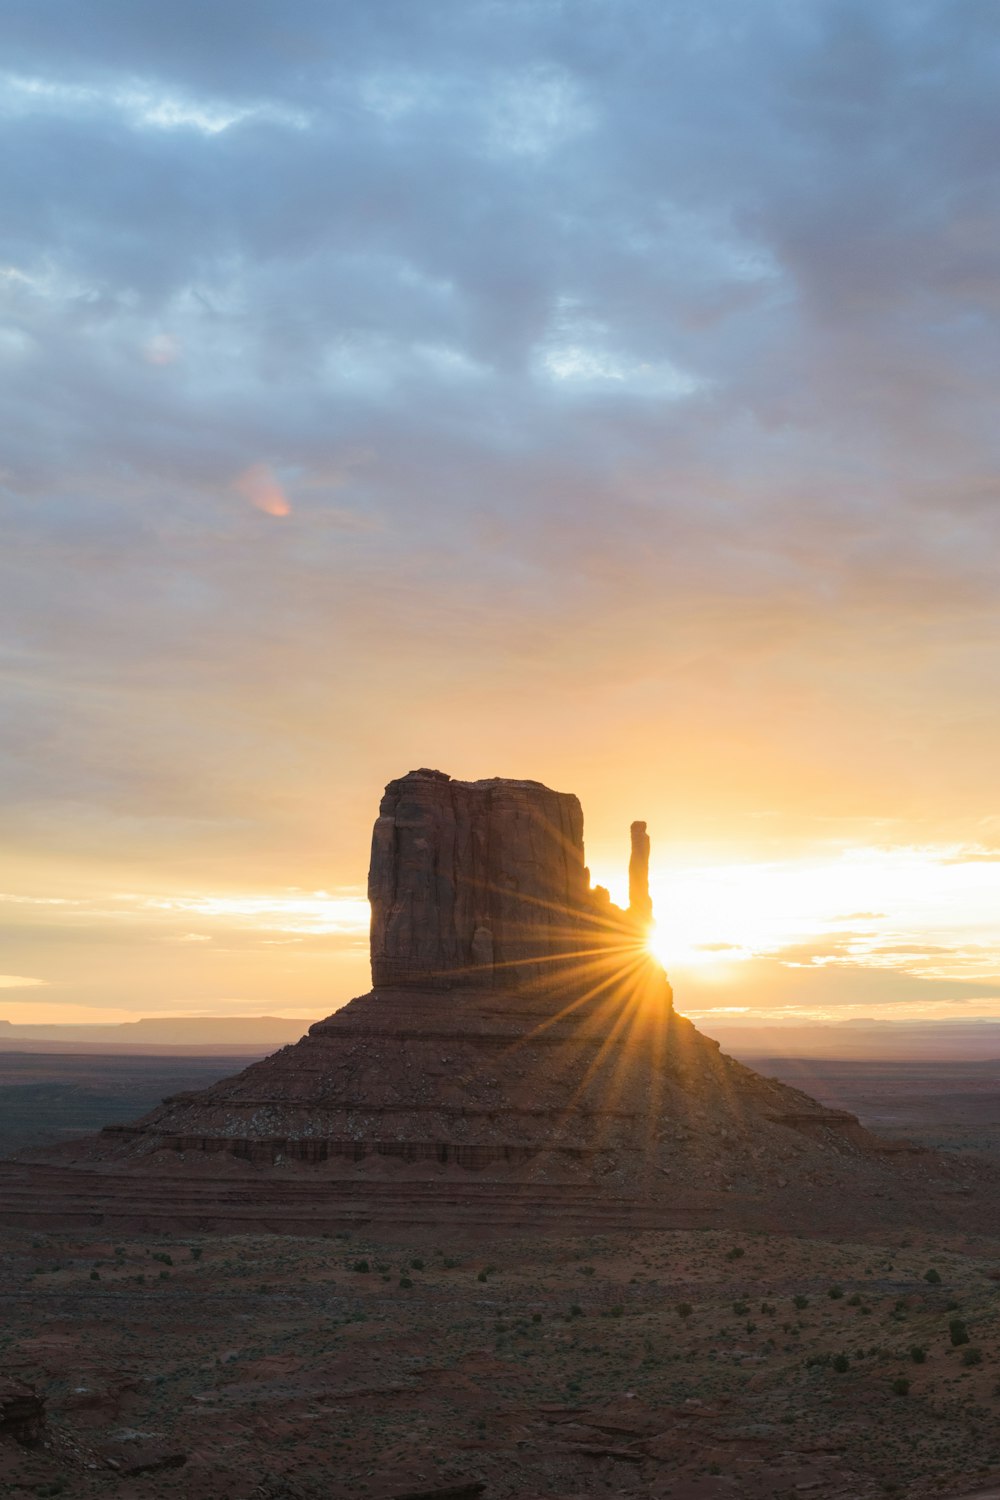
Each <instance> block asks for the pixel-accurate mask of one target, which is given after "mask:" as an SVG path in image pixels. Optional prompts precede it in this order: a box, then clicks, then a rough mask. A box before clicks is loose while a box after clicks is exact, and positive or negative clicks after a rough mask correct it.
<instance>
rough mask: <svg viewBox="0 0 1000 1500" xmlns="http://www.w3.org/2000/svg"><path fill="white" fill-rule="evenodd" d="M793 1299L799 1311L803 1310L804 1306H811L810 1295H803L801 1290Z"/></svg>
mask: <svg viewBox="0 0 1000 1500" xmlns="http://www.w3.org/2000/svg"><path fill="white" fill-rule="evenodd" d="M792 1301H793V1302H794V1304H795V1306H796V1307H797V1308H798V1309H799V1312H801V1311H802V1309H803V1308H804V1307H808V1306H809V1298H808V1297H803V1295H802V1293H801V1292H800V1293H799V1295H798V1296H797V1297H793V1298H792Z"/></svg>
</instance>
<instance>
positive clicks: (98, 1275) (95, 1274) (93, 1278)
mask: <svg viewBox="0 0 1000 1500" xmlns="http://www.w3.org/2000/svg"><path fill="white" fill-rule="evenodd" d="M90 1279H91V1281H100V1279H101V1273H100V1271H91V1273H90Z"/></svg>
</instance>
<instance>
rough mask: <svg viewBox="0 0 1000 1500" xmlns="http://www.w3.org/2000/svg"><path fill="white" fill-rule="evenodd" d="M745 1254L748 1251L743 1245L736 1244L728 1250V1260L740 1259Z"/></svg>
mask: <svg viewBox="0 0 1000 1500" xmlns="http://www.w3.org/2000/svg"><path fill="white" fill-rule="evenodd" d="M744 1255H746V1251H745V1250H744V1248H743V1246H742V1245H734V1246H733V1248H732V1249H731V1250H727V1251H726V1259H727V1260H739V1259H740V1258H741V1257H742V1256H744Z"/></svg>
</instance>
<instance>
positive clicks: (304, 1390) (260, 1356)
mask: <svg viewBox="0 0 1000 1500" xmlns="http://www.w3.org/2000/svg"><path fill="white" fill-rule="evenodd" d="M3 1249H4V1252H5V1253H4V1256H3V1261H2V1272H0V1276H2V1280H0V1298H2V1303H3V1309H4V1319H3V1327H4V1333H3V1344H4V1347H3V1363H4V1368H5V1369H6V1371H7V1372H8V1375H9V1376H11V1377H15V1378H16V1379H18V1380H19V1381H22V1382H27V1383H29V1384H30V1385H32V1386H34V1388H35V1389H36V1390H37V1391H38V1392H39V1394H41V1395H42V1396H44V1399H45V1403H46V1409H47V1423H46V1429H45V1438H44V1441H43V1443H42V1444H41V1445H40V1446H37V1447H34V1448H32V1447H24V1446H22V1445H21V1444H20V1443H19V1442H18V1441H16V1439H14V1438H11V1437H7V1438H3V1437H2V1436H0V1492H2V1493H3V1494H4V1495H5V1496H8V1495H9V1496H11V1497H16V1500H21V1497H28V1496H39V1495H56V1494H62V1495H66V1496H72V1497H77V1496H79V1497H81V1500H83V1497H90V1496H98V1495H113V1496H115V1497H117V1500H133V1497H135V1500H137V1497H139V1496H144V1497H149V1500H154V1497H155V1500H160V1497H168V1496H175V1497H176V1496H185V1497H187V1496H191V1497H193V1500H201V1497H206V1500H207V1497H209V1496H210V1497H212V1500H250V1497H259V1500H265V1497H266V1500H286V1497H287V1500H298V1497H303V1500H304V1497H320V1496H322V1497H324V1500H346V1497H348V1496H350V1497H352V1500H353V1497H355V1496H364V1497H366V1500H390V1497H393V1500H401V1497H404V1496H406V1497H412V1496H418V1495H419V1496H423V1495H431V1496H436V1497H446V1496H447V1497H451V1500H458V1497H461V1496H472V1495H475V1494H482V1495H484V1496H485V1497H487V1500H514V1497H517V1500H528V1497H531V1500H570V1497H581V1496H598V1495H613V1496H619V1497H633V1496H635V1497H638V1496H657V1497H660V1496H662V1497H671V1500H709V1497H713V1500H721V1497H729V1496H732V1497H736V1496H739V1497H748V1500H775V1497H780V1500H786V1497H788V1500H791V1497H793V1496H795V1497H798V1496H802V1495H807V1496H811V1497H818V1500H834V1497H835V1500H850V1497H857V1500H862V1497H863V1500H872V1497H875V1496H882V1495H886V1494H895V1495H897V1496H900V1497H906V1500H918V1497H919V1500H925V1497H931V1496H942V1497H944V1496H948V1495H951V1494H953V1493H959V1492H961V1490H962V1488H963V1487H964V1490H965V1492H966V1493H968V1492H970V1491H973V1490H975V1489H976V1487H977V1486H978V1488H979V1489H981V1490H987V1489H988V1488H989V1484H990V1482H991V1481H993V1482H997V1481H996V1475H997V1474H998V1472H1000V1431H998V1424H997V1416H998V1413H1000V1400H998V1394H997V1392H998V1376H1000V1316H998V1314H1000V1281H997V1280H994V1279H993V1277H994V1276H996V1275H997V1270H996V1268H997V1265H998V1264H1000V1247H998V1246H997V1244H996V1243H995V1242H991V1241H983V1240H971V1239H970V1240H966V1239H961V1238H958V1237H954V1236H953V1237H951V1238H949V1239H944V1238H941V1237H933V1238H932V1237H926V1236H903V1237H896V1238H895V1239H894V1240H893V1241H892V1242H891V1243H882V1244H872V1243H858V1242H856V1241H851V1240H839V1241H834V1240H817V1239H809V1240H803V1239H795V1238H793V1237H790V1236H783V1237H780V1236H764V1235H749V1234H745V1233H744V1234H734V1233H731V1232H725V1231H718V1230H705V1231H675V1232H647V1233H643V1234H637V1235H634V1236H630V1235H624V1234H619V1235H608V1236H599V1237H576V1238H563V1239H558V1240H556V1239H551V1238H541V1237H537V1236H535V1237H530V1238H527V1239H525V1238H520V1239H516V1238H506V1239H504V1238H497V1239H495V1240H494V1241H492V1242H491V1243H490V1244H489V1245H488V1246H483V1245H481V1244H480V1245H479V1246H474V1245H470V1244H468V1243H465V1244H452V1245H448V1244H434V1243H428V1242H421V1241H420V1240H417V1239H413V1238H411V1240H410V1242H409V1243H407V1244H401V1243H396V1244H392V1245H389V1244H386V1243H384V1242H383V1243H377V1242H372V1241H371V1240H369V1239H367V1238H366V1237H365V1236H363V1235H361V1234H358V1233H353V1234H349V1233H344V1234H342V1235H339V1236H336V1237H332V1238H329V1239H309V1238H303V1237H297V1238H284V1237H281V1236H274V1235H272V1236H265V1237H260V1238H255V1237H247V1236H238V1237H232V1238H229V1237H222V1236H216V1237H185V1238H184V1239H183V1240H180V1239H176V1238H169V1237H165V1236H164V1237H160V1238H159V1239H157V1240H155V1241H154V1240H151V1239H148V1238H146V1239H143V1238H128V1239H125V1240H120V1241H118V1242H117V1243H111V1242H109V1241H105V1240H101V1241H95V1240H88V1239H85V1238H72V1237H66V1236H52V1235H41V1236H40V1235H35V1236H31V1235H30V1234H28V1233H26V1232H22V1231H16V1230H12V1231H7V1232H6V1233H5V1236H4V1240H3ZM366 1266H367V1269H365V1267H366ZM928 1272H931V1273H932V1279H931V1280H930V1281H928V1280H927V1279H926V1277H927V1273H928ZM935 1277H937V1278H940V1279H939V1280H936V1279H934V1278H935ZM956 1319H960V1320H961V1322H962V1323H963V1324H964V1326H965V1329H966V1331H967V1334H968V1342H966V1343H960V1344H957V1345H956V1344H954V1343H953V1342H952V1334H951V1331H950V1330H951V1325H952V1324H953V1322H954V1320H956ZM914 1349H916V1350H917V1351H922V1354H923V1357H922V1358H921V1359H920V1362H919V1363H918V1362H915V1360H914V1356H913V1353H912V1351H913V1350H914ZM0 1431H2V1430H0Z"/></svg>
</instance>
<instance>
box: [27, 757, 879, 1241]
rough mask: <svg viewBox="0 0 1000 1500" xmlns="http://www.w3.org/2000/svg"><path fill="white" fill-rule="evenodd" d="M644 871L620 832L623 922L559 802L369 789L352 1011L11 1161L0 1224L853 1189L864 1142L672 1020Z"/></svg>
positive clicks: (648, 1218) (434, 1214) (512, 789)
mask: <svg viewBox="0 0 1000 1500" xmlns="http://www.w3.org/2000/svg"><path fill="white" fill-rule="evenodd" d="M648 864H649V839H648V836H647V834H646V827H645V824H644V823H634V824H633V825H632V853H631V861H630V865H629V891H630V905H629V908H628V910H627V911H623V910H620V909H619V908H618V907H616V906H614V905H613V903H612V902H611V901H610V900H609V898H608V896H607V893H606V892H602V891H600V889H599V888H595V889H592V888H591V885H590V877H589V874H588V871H587V868H586V864H585V861H584V848H583V818H582V813H581V811H580V804H579V802H578V801H577V799H576V798H575V797H573V796H570V795H569V794H566V793H559V792H553V791H551V790H549V789H548V788H547V787H544V786H542V785H540V784H539V783H538V782H532V781H501V780H489V781H476V782H460V781H452V780H451V779H450V778H449V777H447V776H444V775H442V774H441V773H440V772H436V771H426V770H423V771H416V772H411V773H410V775H408V776H405V777H402V778H401V779H399V780H397V781H393V782H391V783H390V784H389V786H388V787H387V788H386V793H385V797H384V799H383V801H382V805H381V807H380V809H379V816H378V819H377V821H376V823H375V828H374V833H373V839H372V857H371V868H370V875H369V893H370V899H371V908H372V922H371V957H372V973H373V981H374V985H373V989H372V991H371V992H370V993H369V994H366V995H362V996H360V997H359V998H357V999H355V1000H352V1001H351V1002H350V1003H349V1004H347V1005H345V1006H344V1007H343V1008H342V1009H340V1010H338V1011H336V1012H335V1013H334V1014H333V1015H331V1016H329V1017H328V1018H327V1019H326V1020H324V1021H319V1022H317V1023H316V1024H315V1025H314V1026H312V1027H310V1029H309V1032H308V1034H307V1035H306V1036H305V1037H303V1038H302V1040H301V1041H299V1042H297V1043H296V1044H295V1045H294V1046H291V1047H285V1048H283V1049H282V1050H281V1051H279V1052H277V1053H275V1054H274V1055H273V1056H271V1057H269V1058H267V1059H265V1060H264V1061H263V1062H260V1063H257V1064H255V1065H254V1066H253V1067H250V1068H247V1069H246V1070H245V1071H244V1072H242V1073H240V1074H238V1075H236V1076H235V1077H233V1078H228V1079H224V1080H223V1081H222V1082H220V1083H218V1084H216V1085H214V1086H213V1087H212V1088H209V1089H205V1090H201V1091H196V1092H192V1093H186V1094H180V1095H176V1096H174V1097H172V1098H169V1099H166V1100H164V1101H163V1103H162V1105H161V1106H160V1107H159V1108H158V1109H156V1110H153V1111H152V1112H151V1113H150V1114H148V1115H147V1116H146V1117H145V1118H143V1119H141V1120H139V1121H137V1122H136V1123H135V1124H134V1125H129V1126H113V1127H108V1128H107V1129H106V1130H105V1131H104V1132H102V1134H101V1135H100V1136H98V1137H92V1138H90V1139H88V1140H86V1141H83V1142H77V1143H74V1144H73V1145H71V1146H69V1147H66V1148H60V1149H58V1150H50V1151H47V1152H39V1153H33V1162H34V1166H33V1168H32V1171H33V1173H34V1175H33V1176H32V1175H31V1173H30V1172H29V1174H28V1175H27V1176H26V1175H25V1169H24V1168H23V1167H18V1168H12V1169H4V1168H0V1218H5V1219H7V1220H12V1219H13V1220H15V1221H17V1222H21V1223H31V1224H34V1225H38V1224H41V1223H43V1222H45V1223H48V1222H51V1219H52V1216H53V1214H57V1215H58V1214H62V1216H63V1217H64V1218H65V1217H66V1216H67V1215H68V1216H71V1217H72V1215H76V1214H79V1213H81V1212H82V1213H83V1214H84V1216H85V1218H86V1221H87V1222H90V1223H95V1224H96V1223H105V1224H108V1225H112V1224H122V1225H125V1224H128V1225H130V1226H131V1227H133V1228H135V1227H155V1225H156V1224H157V1223H159V1222H164V1221H169V1222H170V1223H172V1224H174V1225H176V1226H178V1227H189V1228H206V1227H211V1226H212V1225H216V1226H218V1227H227V1228H237V1227H243V1228H245V1227H248V1226H250V1225H253V1224H263V1225H265V1226H266V1227H269V1228H286V1229H287V1228H299V1229H303V1228H307V1229H310V1228H311V1229H312V1230H315V1229H316V1228H317V1227H319V1226H321V1225H323V1224H327V1225H329V1224H332V1223H337V1222H358V1221H367V1220H368V1219H369V1218H375V1219H379V1220H386V1219H389V1220H391V1219H393V1218H395V1219H396V1221H400V1220H402V1221H405V1222H409V1223H416V1222H422V1221H428V1222H437V1221H438V1220H440V1219H441V1218H442V1217H444V1218H448V1217H449V1216H452V1217H454V1216H458V1217H464V1218H466V1219H468V1220H471V1221H473V1222H476V1223H479V1224H485V1223H492V1222H500V1221H503V1222H510V1221H511V1220H512V1219H513V1220H516V1221H517V1222H525V1223H532V1224H535V1225H542V1224H545V1223H552V1224H554V1225H556V1224H558V1225H559V1226H561V1227H564V1226H565V1224H566V1223H567V1216H568V1217H569V1219H572V1220H573V1222H575V1223H577V1224H579V1223H581V1222H586V1223H590V1224H592V1225H603V1226H605V1227H610V1226H612V1225H613V1224H615V1223H626V1222H628V1223H637V1222H642V1223H670V1222H678V1221H679V1222H690V1215H691V1214H692V1213H694V1212H698V1213H701V1214H702V1215H703V1216H704V1215H705V1214H706V1213H708V1205H709V1204H710V1203H714V1202H715V1201H716V1200H717V1199H720V1200H721V1195H723V1194H726V1193H732V1192H734V1191H735V1192H738V1193H743V1194H744V1195H750V1197H752V1198H759V1199H760V1203H759V1204H758V1208H760V1210H761V1211H762V1212H763V1207H762V1205H763V1203H764V1201H765V1200H767V1199H768V1198H769V1195H773V1194H775V1193H777V1194H778V1195H779V1196H780V1194H781V1193H783V1192H784V1190H785V1188H786V1187H787V1185H788V1183H789V1182H791V1181H793V1180H795V1179H798V1180H799V1182H800V1184H802V1183H806V1184H808V1183H810V1182H812V1183H816V1182H818V1181H822V1180H824V1179H829V1180H834V1179H830V1178H829V1174H830V1172H831V1171H835V1172H840V1171H842V1170H844V1169H849V1170H850V1172H853V1173H854V1175H855V1177H856V1178H857V1179H858V1182H859V1183H860V1182H861V1178H862V1177H863V1178H864V1190H865V1192H870V1191H873V1190H874V1189H873V1188H872V1182H873V1181H874V1180H875V1179H878V1177H879V1172H880V1171H881V1170H882V1169H881V1166H880V1165H879V1160H880V1150H881V1148H880V1143H879V1142H878V1141H876V1140H875V1138H874V1137H872V1136H870V1135H869V1134H868V1133H867V1132H866V1131H864V1130H862V1129H861V1127H860V1126H859V1125H858V1122H857V1120H856V1119H855V1118H854V1117H853V1116H851V1115H847V1114H843V1113H840V1112H838V1111H834V1110H828V1109H824V1108H823V1107H822V1106H821V1105H819V1104H817V1103H816V1102H815V1101H814V1100H812V1099H810V1098H808V1096H806V1095H805V1094H801V1093H799V1092H798V1091H796V1090H794V1089H790V1088H787V1087H785V1086H784V1085H782V1084H780V1083H778V1082H776V1081H775V1080H768V1079H763V1078H761V1077H759V1076H758V1075H757V1074H755V1073H753V1072H751V1071H750V1070H749V1069H747V1068H745V1067H742V1066H741V1065H740V1064H739V1063H736V1062H734V1061H733V1060H732V1059H730V1058H727V1057H725V1056H724V1055H723V1054H722V1053H720V1051H719V1048H718V1045H717V1044H716V1043H714V1042H712V1041H711V1040H710V1039H708V1038H707V1037H704V1036H702V1035H701V1033H699V1032H698V1031H697V1030H696V1028H695V1027H694V1026H692V1025H691V1023H690V1022H689V1021H687V1020H685V1019H684V1018H683V1017H682V1016H679V1015H677V1014H676V1012H675V1011H674V1009H673V1005H672V996H671V991H670V987H669V985H668V983H667V979H666V975H665V974H664V972H663V969H662V968H661V967H660V965H659V964H658V963H657V962H656V961H655V960H654V959H653V958H652V956H651V954H650V951H649V948H648V944H647V939H648V935H649V927H650V924H651V921H652V907H651V903H650V900H649V886H648ZM40 1163H41V1164H42V1165H39V1164H40ZM234 1173H235V1174H236V1176H235V1178H234V1175H233V1174H234ZM872 1173H874V1174H875V1175H874V1178H873V1177H872ZM46 1174H47V1175H46ZM859 1174H860V1176H859ZM866 1174H867V1175H866ZM153 1181H155V1182H156V1183H158V1184H160V1187H161V1188H162V1192H161V1191H159V1190H156V1191H153V1190H151V1187H150V1184H151V1182H153ZM241 1183H242V1186H240V1184H241ZM74 1184H75V1188H74ZM804 1191H808V1189H804ZM879 1191H881V1189H879ZM46 1195H47V1200H46ZM43 1200H46V1201H43ZM88 1204H89V1207H87V1205H88ZM213 1204H214V1207H213ZM699 1205H700V1207H699ZM770 1211H771V1210H768V1212H770Z"/></svg>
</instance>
